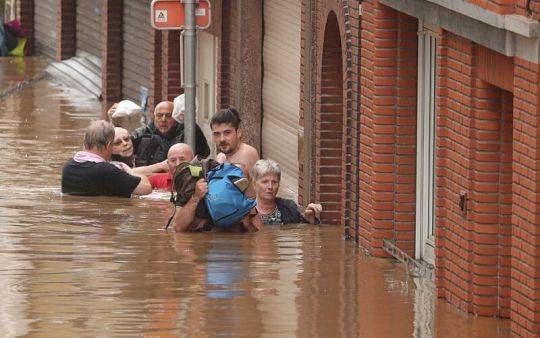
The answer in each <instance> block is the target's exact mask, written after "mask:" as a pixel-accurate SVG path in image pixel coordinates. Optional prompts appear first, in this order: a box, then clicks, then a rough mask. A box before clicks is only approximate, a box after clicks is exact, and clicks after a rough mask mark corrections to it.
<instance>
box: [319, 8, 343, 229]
mask: <svg viewBox="0 0 540 338" xmlns="http://www.w3.org/2000/svg"><path fill="white" fill-rule="evenodd" d="M323 41H324V45H323V52H322V69H321V79H320V94H319V95H318V96H320V103H319V105H318V108H319V109H318V111H317V114H316V120H315V143H314V146H315V148H316V159H315V177H316V179H315V183H316V184H315V185H316V187H317V190H316V193H315V199H316V200H317V201H320V202H321V204H322V205H323V212H322V214H321V220H322V221H323V222H325V223H330V224H339V223H340V221H341V220H342V219H341V218H342V210H343V209H342V199H341V193H342V189H343V184H342V183H344V180H343V179H342V164H343V160H344V159H343V151H342V146H343V142H342V141H343V120H344V117H343V59H342V53H341V37H340V31H339V26H338V22H337V17H336V15H335V14H334V13H333V12H332V13H330V15H329V16H328V19H327V23H326V27H325V33H324V40H323Z"/></svg>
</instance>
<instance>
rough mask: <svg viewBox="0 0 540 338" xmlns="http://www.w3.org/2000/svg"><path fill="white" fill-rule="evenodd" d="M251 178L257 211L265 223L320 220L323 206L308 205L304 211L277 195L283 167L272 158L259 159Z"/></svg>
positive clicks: (252, 169) (292, 202) (312, 222)
mask: <svg viewBox="0 0 540 338" xmlns="http://www.w3.org/2000/svg"><path fill="white" fill-rule="evenodd" d="M251 179H252V180H253V185H254V188H255V193H256V196H257V211H258V213H259V215H260V217H261V220H262V223H263V224H288V223H311V224H315V223H318V222H320V221H319V217H320V214H321V211H322V206H321V205H320V204H316V203H310V204H308V205H307V207H306V209H305V210H304V211H303V212H300V210H299V206H298V205H297V204H296V203H295V202H294V201H293V200H289V199H284V198H279V197H276V195H277V193H278V190H279V182H280V180H281V167H280V166H279V164H277V163H276V162H275V161H272V160H258V161H257V162H255V164H254V165H253V168H251Z"/></svg>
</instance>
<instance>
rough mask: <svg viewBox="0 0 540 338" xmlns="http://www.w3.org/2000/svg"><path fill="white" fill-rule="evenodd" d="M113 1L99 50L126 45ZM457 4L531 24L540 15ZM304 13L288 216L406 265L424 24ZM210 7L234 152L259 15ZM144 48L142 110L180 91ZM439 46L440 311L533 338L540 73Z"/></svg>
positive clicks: (161, 51) (315, 9) (167, 63)
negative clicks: (500, 324) (494, 322)
mask: <svg viewBox="0 0 540 338" xmlns="http://www.w3.org/2000/svg"><path fill="white" fill-rule="evenodd" d="M299 1H300V0H299ZM381 1H382V0H381ZM58 2H59V4H62V6H59V7H58V8H59V9H58V10H59V11H62V12H61V13H62V16H61V17H62V19H61V20H59V21H58V22H59V27H60V28H61V29H59V30H58V31H59V32H60V33H59V37H58V44H59V45H58V46H59V48H58V53H59V56H58V58H59V59H63V58H65V57H69V56H71V55H73V54H74V42H73V39H74V37H75V32H74V28H69V27H74V22H73V20H74V17H73V19H70V16H69V15H73V13H74V7H70V5H69V4H73V3H74V1H73V0H72V1H66V0H58ZM113 2H114V1H110V0H108V1H107V0H103V4H104V8H103V13H106V15H103V18H104V26H103V27H104V29H105V30H106V32H104V33H103V34H105V38H104V39H103V41H104V44H105V45H106V46H111V45H114V43H115V42H116V41H118V40H117V39H118V38H121V35H119V33H118V29H120V30H121V25H120V26H119V27H118V25H117V24H116V23H114V22H112V21H111V20H110V18H111V17H113V16H114V17H116V15H118V13H120V12H119V11H118V7H115V6H114V5H112V3H113ZM467 2H468V3H470V4H473V5H478V6H481V7H482V8H484V9H486V10H489V11H492V12H493V13H495V14H497V15H506V14H514V13H515V14H518V15H523V16H526V17H528V18H533V19H536V20H538V19H540V1H534V0H531V1H527V0H516V1H510V0H470V1H467ZM301 3H302V16H301V18H302V22H301V37H302V39H301V45H300V46H298V48H299V51H300V54H301V65H300V72H301V77H300V81H301V83H300V88H299V91H300V95H301V98H300V102H299V109H300V120H299V124H300V126H301V127H303V130H304V135H303V140H301V141H302V142H305V145H306V147H304V148H303V149H302V150H301V151H300V152H299V154H302V155H299V156H301V160H300V167H299V171H300V175H299V177H301V178H302V177H304V176H305V177H308V179H306V180H304V179H301V180H300V182H299V201H300V202H307V201H310V200H317V201H320V202H321V203H322V204H323V205H324V208H325V211H324V213H323V215H322V216H323V219H324V221H326V222H330V223H336V224H337V223H340V224H343V226H344V228H345V231H346V234H347V235H349V236H351V237H354V238H356V239H357V241H358V242H359V244H360V245H361V246H362V247H364V248H366V249H367V251H369V252H370V253H371V254H373V255H375V256H388V254H387V253H386V252H385V251H384V250H383V241H384V240H388V241H390V242H392V243H394V244H395V245H396V246H397V247H399V248H400V249H401V250H403V251H405V252H406V253H407V254H409V255H410V256H414V255H415V244H416V219H415V217H416V193H417V191H416V171H417V168H416V157H417V122H418V121H417V106H418V102H417V101H418V98H417V87H418V83H419V80H418V58H419V56H418V34H417V30H418V24H419V20H418V19H417V18H416V17H415V16H414V15H412V14H409V15H407V14H405V13H402V12H399V11H397V10H395V9H392V8H390V7H387V6H385V5H383V4H382V3H380V2H379V1H378V0H364V1H362V2H361V7H360V6H359V2H358V1H356V0H301ZM109 5H110V6H109ZM117 6H119V5H117ZM212 6H213V9H214V12H213V20H214V21H213V25H212V27H211V28H210V31H209V32H210V33H211V34H213V35H215V36H217V37H218V38H219V50H218V65H217V74H218V81H217V82H218V84H217V87H218V88H217V93H218V97H217V98H216V100H217V103H218V107H225V106H229V105H233V106H237V107H239V108H240V111H241V112H242V114H243V116H242V117H243V119H244V121H246V125H247V128H245V131H246V133H245V136H246V139H245V140H246V141H247V142H249V143H252V144H253V145H255V146H256V147H259V145H260V142H261V136H260V134H261V132H260V130H261V119H262V117H263V114H264V112H262V113H261V109H260V107H261V88H262V82H263V81H264V79H262V65H261V64H262V62H261V55H262V51H261V46H262V36H263V23H262V20H261V16H262V15H261V12H262V7H261V3H260V2H255V1H249V2H248V1H232V0H231V1H213V2H212ZM360 8H361V9H362V13H360ZM64 13H68V14H69V15H65V16H64ZM115 13H116V14H115ZM107 18H109V19H107ZM120 18H121V14H120ZM119 21H121V19H120V20H119ZM70 29H71V30H70ZM152 34H153V35H152V41H154V45H153V47H152V56H151V57H150V62H151V67H150V69H151V82H152V84H151V86H150V102H149V106H150V109H152V107H153V106H154V105H155V104H156V102H158V101H159V100H160V99H172V98H173V97H174V96H176V95H178V94H179V93H180V92H181V87H180V63H179V62H180V56H179V34H178V32H153V33H152ZM436 35H437V47H436V69H437V70H436V81H435V82H436V88H435V93H436V98H435V106H436V109H435V164H434V165H435V177H436V178H435V182H434V183H433V184H434V187H435V189H434V191H435V192H434V205H435V211H434V212H435V267H436V286H437V292H438V296H439V297H443V298H445V299H447V300H448V301H449V302H450V303H452V304H455V305H456V306H457V307H459V308H460V309H462V310H465V311H468V312H471V313H475V314H479V315H488V316H500V317H509V318H510V319H511V322H512V324H511V326H512V332H513V333H514V334H516V335H521V336H535V335H538V334H540V305H539V304H540V303H539V302H540V295H539V289H540V287H539V285H538V282H537V281H538V279H539V278H540V275H539V273H538V271H540V258H539V254H538V250H539V245H540V243H539V240H538V238H539V236H540V234H539V233H538V230H537V229H538V224H539V223H540V221H539V219H538V216H537V215H538V214H539V213H540V210H539V206H540V197H539V196H540V186H539V185H538V183H537V182H538V181H540V167H539V165H538V163H540V162H539V160H540V150H539V149H540V147H539V145H540V132H539V131H538V130H540V129H539V127H540V108H539V107H540V102H539V101H540V87H539V83H540V66H539V65H538V64H536V63H531V62H528V61H525V60H523V59H521V58H519V57H508V56H505V55H502V54H499V53H497V52H495V51H493V50H491V49H489V48H487V47H485V46H481V45H480V44H478V43H475V42H473V41H472V40H469V39H467V38H466V37H463V36H460V35H458V34H456V33H452V32H450V31H446V30H443V29H437V31H436ZM70 48H71V49H70ZM102 50H103V53H102V59H103V60H102V62H103V81H104V82H103V97H104V98H105V99H106V101H107V102H109V101H111V100H113V101H114V100H117V99H118V98H119V97H121V88H122V87H121V85H120V86H119V83H121V80H122V75H121V74H119V73H118V69H121V67H118V62H121V61H118V60H121V56H120V59H118V57H119V56H118V55H115V54H114V53H112V52H109V51H108V48H102ZM302 142H299V144H301V145H302V146H303V144H302ZM306 185H307V186H306ZM462 195H463V196H464V198H465V204H464V205H463V210H462V208H461V207H460V203H459V201H460V196H462Z"/></svg>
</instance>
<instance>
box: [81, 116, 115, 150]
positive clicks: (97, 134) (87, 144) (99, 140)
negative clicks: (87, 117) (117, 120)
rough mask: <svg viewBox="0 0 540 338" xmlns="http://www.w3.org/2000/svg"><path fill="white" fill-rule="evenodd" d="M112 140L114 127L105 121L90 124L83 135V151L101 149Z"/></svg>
mask: <svg viewBox="0 0 540 338" xmlns="http://www.w3.org/2000/svg"><path fill="white" fill-rule="evenodd" d="M113 140H114V125H113V124H112V123H110V122H108V121H105V120H98V121H92V122H90V125H89V126H88V128H86V132H85V133H84V141H83V144H84V148H85V149H93V148H98V149H103V148H106V147H107V144H108V143H109V142H112V141H113Z"/></svg>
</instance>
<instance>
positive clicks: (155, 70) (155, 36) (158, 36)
mask: <svg viewBox="0 0 540 338" xmlns="http://www.w3.org/2000/svg"><path fill="white" fill-rule="evenodd" d="M150 34H151V41H152V47H151V49H152V56H151V57H150V88H149V91H150V93H149V97H148V112H153V111H154V107H155V106H156V105H157V104H158V103H159V101H161V97H162V81H163V79H162V73H161V67H162V55H163V50H162V33H161V31H160V30H157V29H153V28H152V30H151V33H150Z"/></svg>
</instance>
